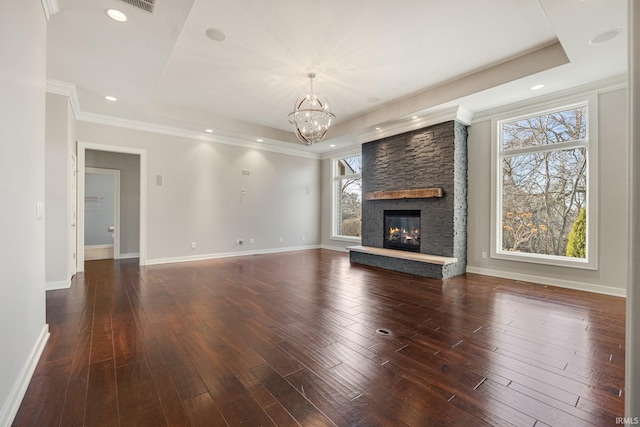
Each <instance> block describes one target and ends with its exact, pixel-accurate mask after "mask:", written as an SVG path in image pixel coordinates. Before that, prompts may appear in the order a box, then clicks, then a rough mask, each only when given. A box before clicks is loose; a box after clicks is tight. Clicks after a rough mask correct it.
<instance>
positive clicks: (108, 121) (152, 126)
mask: <svg viewBox="0 0 640 427" xmlns="http://www.w3.org/2000/svg"><path fill="white" fill-rule="evenodd" d="M78 120H79V121H83V122H88V123H96V124H101V125H107V126H116V127H120V128H126V129H133V130H139V131H143V132H152V133H159V134H162V135H169V136H176V137H181V138H187V139H194V140H198V141H206V142H212V143H217V144H225V145H233V146H236V147H242V148H251V149H254V150H262V151H270V152H273V153H279V154H288V155H291V156H297V157H306V158H310V159H320V155H319V154H317V153H310V152H307V151H302V150H297V149H294V148H287V147H278V146H273V145H265V142H262V143H259V142H247V141H243V140H240V139H235V138H231V137H227V136H225V137H215V136H208V135H203V134H202V133H200V132H194V131H190V130H186V129H181V128H177V127H173V126H166V125H160V124H157V123H150V122H143V121H138V120H131V119H124V118H120V117H114V116H108V115H104V114H96V113H88V112H83V113H82V114H81V115H80V116H79V117H78Z"/></svg>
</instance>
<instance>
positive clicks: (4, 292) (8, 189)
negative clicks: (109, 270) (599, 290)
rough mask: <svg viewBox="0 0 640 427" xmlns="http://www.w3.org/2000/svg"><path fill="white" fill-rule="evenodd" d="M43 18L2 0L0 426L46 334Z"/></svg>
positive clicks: (36, 10)
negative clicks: (39, 208) (40, 212)
mask: <svg viewBox="0 0 640 427" xmlns="http://www.w3.org/2000/svg"><path fill="white" fill-rule="evenodd" d="M46 35H47V22H46V18H45V15H44V11H43V8H42V4H41V2H40V1H39V0H3V1H1V2H0V57H1V58H3V61H2V63H1V64H0V75H2V78H0V93H2V102H1V103H0V141H1V143H0V203H1V204H2V209H1V210H0V224H1V225H0V227H1V231H0V236H2V245H0V259H1V260H2V261H1V262H0V284H1V285H0V342H1V343H2V351H0V425H2V426H5V425H10V424H11V422H12V421H13V418H14V417H15V414H16V412H17V410H18V407H19V405H20V402H21V400H22V397H23V396H24V393H25V391H26V388H27V386H28V383H29V381H30V379H31V375H32V374H33V370H34V369H35V366H36V364H37V362H38V359H39V357H40V354H41V352H42V349H43V347H44V343H45V342H46V339H47V337H48V328H47V325H46V323H45V321H46V320H45V249H44V248H45V223H44V219H42V218H37V217H36V205H37V204H38V203H44V201H45V185H44V183H45V176H44V169H45V90H46V87H45V85H46Z"/></svg>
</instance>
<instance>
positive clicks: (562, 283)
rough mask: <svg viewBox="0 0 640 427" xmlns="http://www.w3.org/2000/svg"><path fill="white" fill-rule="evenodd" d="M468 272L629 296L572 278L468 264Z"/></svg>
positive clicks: (623, 292)
mask: <svg viewBox="0 0 640 427" xmlns="http://www.w3.org/2000/svg"><path fill="white" fill-rule="evenodd" d="M467 273H475V274H482V275H484V276H492V277H500V278H502V279H512V280H519V281H522V282H530V283H534V284H538V285H547V286H557V287H559V288H567V289H574V290H577V291H585V292H593V293H596V294H603V295H611V296H615V297H622V298H626V297H627V290H626V289H620V288H613V287H610V286H601V285H594V284H591V283H584V282H575V281H572V280H563V279H553V278H549V277H541V276H532V275H529V274H521V273H512V272H505V271H499V270H490V269H485V268H479V267H472V266H467Z"/></svg>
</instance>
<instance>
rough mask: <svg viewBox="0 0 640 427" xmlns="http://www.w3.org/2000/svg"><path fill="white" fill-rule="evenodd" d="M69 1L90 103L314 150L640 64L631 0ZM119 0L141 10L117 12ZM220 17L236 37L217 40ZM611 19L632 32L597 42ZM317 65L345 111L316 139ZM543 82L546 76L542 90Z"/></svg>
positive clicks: (75, 64)
mask: <svg viewBox="0 0 640 427" xmlns="http://www.w3.org/2000/svg"><path fill="white" fill-rule="evenodd" d="M58 3H59V7H60V12H59V13H56V14H54V15H52V16H51V20H50V22H49V28H48V47H47V50H48V64H47V66H48V78H49V79H50V80H52V81H57V82H66V83H69V84H73V85H75V87H76V90H77V94H78V100H79V104H80V106H79V107H80V109H81V111H82V112H83V114H84V115H85V116H86V117H93V118H96V117H100V118H102V119H104V117H106V116H111V117H115V118H119V119H127V120H133V121H138V122H145V123H151V124H157V125H162V126H165V127H166V126H169V127H171V128H178V129H184V130H186V131H192V132H200V133H202V134H203V135H209V137H211V138H216V137H220V138H224V137H227V138H233V139H234V140H239V141H247V142H251V143H255V141H256V139H258V138H261V139H263V140H264V142H262V144H271V145H273V146H274V147H275V146H280V147H291V148H295V149H299V150H303V151H310V152H313V153H323V152H328V151H331V150H339V149H341V148H344V147H345V146H347V145H352V144H355V143H357V142H362V140H363V139H366V138H368V136H367V135H371V133H372V132H373V129H375V128H376V127H380V128H385V126H386V127H394V129H400V128H402V126H403V125H402V123H403V122H406V121H408V120H411V119H410V117H411V116H413V115H419V116H421V117H428V116H429V115H433V114H437V113H438V112H439V111H442V110H443V109H445V108H454V109H455V108H456V107H457V106H461V107H463V108H464V109H466V110H468V111H469V112H471V113H477V112H480V111H484V110H487V109H490V108H494V107H497V106H500V105H504V104H508V103H512V102H516V101H520V100H524V99H528V98H532V97H537V96H542V95H546V94H549V93H551V92H556V91H559V90H563V89H568V88H572V87H576V86H580V85H584V84H587V83H590V82H593V81H599V80H603V79H609V78H614V77H617V76H622V75H624V74H625V73H626V65H627V61H626V38H627V35H626V1H624V0H539V1H538V0H483V1H478V0H456V1H443V0H396V1H389V0H350V1H344V0H342V1H338V0H324V1H312V0H278V1H272V2H266V1H263V0H242V1H238V0H156V9H155V12H154V13H153V14H150V13H148V12H145V11H142V10H139V9H136V8H134V7H133V6H131V5H129V4H127V3H124V2H123V1H120V0H91V1H87V0H58ZM109 7H113V8H117V9H120V10H122V11H123V12H125V13H126V14H127V15H128V20H127V22H124V23H118V22H115V21H113V20H111V19H109V18H108V17H107V16H106V14H105V9H107V8H109ZM208 28H217V29H219V30H221V31H222V32H224V34H225V35H226V39H225V40H224V41H222V42H217V41H212V40H210V39H209V38H207V37H206V36H205V31H206V30H207V29H208ZM612 29H619V30H621V33H620V35H619V36H618V37H616V38H614V39H612V40H610V41H608V42H606V43H603V44H599V45H593V44H589V40H590V39H591V38H592V37H594V36H596V35H598V34H601V33H603V32H605V31H609V30H612ZM309 72H315V73H316V74H317V78H316V80H315V83H314V89H315V91H316V92H319V93H322V94H324V95H325V96H326V97H327V98H328V99H329V101H330V103H331V107H332V111H333V112H334V114H335V115H336V119H335V121H334V124H333V126H332V128H331V129H330V131H329V134H328V137H327V140H325V141H324V142H322V143H319V144H316V145H314V146H312V147H306V146H304V145H301V144H300V143H299V142H298V141H297V140H296V139H295V136H294V134H293V132H292V129H291V125H290V124H289V123H288V122H287V114H288V113H289V112H290V111H291V110H292V108H293V103H294V101H295V99H296V98H297V97H298V95H300V94H301V93H303V92H307V91H308V87H309V81H308V79H307V77H306V75H307V74H308V73H309ZM537 83H542V84H544V85H545V87H544V88H543V89H541V90H539V91H535V92H533V91H531V90H530V87H531V86H532V85H534V84H537ZM104 95H113V96H116V97H117V98H118V102H115V103H112V102H108V101H105V100H104V98H103V97H104ZM207 128H210V129H213V130H214V132H213V134H205V133H204V130H205V129H207ZM331 144H334V145H336V147H335V148H332V147H329V146H330V145H331Z"/></svg>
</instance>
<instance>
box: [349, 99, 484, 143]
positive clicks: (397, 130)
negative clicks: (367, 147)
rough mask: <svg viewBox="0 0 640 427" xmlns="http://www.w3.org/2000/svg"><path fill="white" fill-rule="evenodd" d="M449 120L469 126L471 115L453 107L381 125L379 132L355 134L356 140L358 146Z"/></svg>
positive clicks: (462, 108)
mask: <svg viewBox="0 0 640 427" xmlns="http://www.w3.org/2000/svg"><path fill="white" fill-rule="evenodd" d="M450 120H457V121H459V122H461V123H463V124H465V125H470V124H471V122H472V121H473V113H472V112H470V111H469V110H467V109H465V108H464V107H461V106H460V105H455V106H453V107H449V108H447V109H444V110H440V111H436V112H433V113H430V114H426V115H423V116H420V117H418V118H417V119H411V118H407V119H404V120H401V121H397V122H395V123H392V124H391V125H387V126H385V125H381V129H380V130H375V129H373V130H368V131H366V132H364V133H360V134H357V135H356V140H357V141H358V142H359V143H360V144H364V143H366V142H370V141H376V140H379V139H382V138H387V137H389V136H394V135H399V134H401V133H405V132H410V131H413V130H417V129H422V128H425V127H428V126H433V125H437V124H439V123H444V122H448V121H450Z"/></svg>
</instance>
